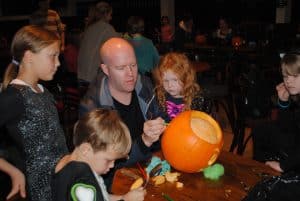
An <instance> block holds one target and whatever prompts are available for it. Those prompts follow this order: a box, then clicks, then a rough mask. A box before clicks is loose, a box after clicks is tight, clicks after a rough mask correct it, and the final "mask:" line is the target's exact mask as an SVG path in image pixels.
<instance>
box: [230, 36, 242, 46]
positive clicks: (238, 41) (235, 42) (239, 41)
mask: <svg viewBox="0 0 300 201" xmlns="http://www.w3.org/2000/svg"><path fill="white" fill-rule="evenodd" d="M242 43H243V39H242V37H240V36H234V37H232V39H231V45H232V46H233V47H239V46H241V45H242Z"/></svg>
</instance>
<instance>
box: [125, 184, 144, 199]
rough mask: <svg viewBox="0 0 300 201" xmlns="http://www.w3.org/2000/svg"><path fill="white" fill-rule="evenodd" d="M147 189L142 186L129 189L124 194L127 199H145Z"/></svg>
mask: <svg viewBox="0 0 300 201" xmlns="http://www.w3.org/2000/svg"><path fill="white" fill-rule="evenodd" d="M146 193H147V192H146V190H145V189H143V188H142V187H140V188H137V189H134V190H131V191H129V192H128V193H126V194H125V195H124V200H125V201H143V200H144V198H145V195H146Z"/></svg>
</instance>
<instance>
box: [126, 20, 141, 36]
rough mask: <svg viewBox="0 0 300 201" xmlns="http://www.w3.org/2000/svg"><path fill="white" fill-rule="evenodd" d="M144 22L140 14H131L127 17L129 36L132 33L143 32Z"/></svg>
mask: <svg viewBox="0 0 300 201" xmlns="http://www.w3.org/2000/svg"><path fill="white" fill-rule="evenodd" d="M144 28H145V23H144V19H143V18H142V17H140V16H131V17H129V18H128V21H127V31H128V34H129V35H130V36H131V35H132V34H136V33H140V34H143V33H144Z"/></svg>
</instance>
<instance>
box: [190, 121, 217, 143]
mask: <svg viewBox="0 0 300 201" xmlns="http://www.w3.org/2000/svg"><path fill="white" fill-rule="evenodd" d="M191 129H192V130H193V132H194V133H195V134H196V135H197V136H198V137H199V138H201V139H202V140H204V141H206V142H208V143H210V144H217V143H218V142H219V141H220V140H221V139H220V137H218V135H217V131H216V129H215V128H214V126H213V125H212V124H211V123H210V122H209V121H207V120H205V119H200V118H197V117H192V118H191Z"/></svg>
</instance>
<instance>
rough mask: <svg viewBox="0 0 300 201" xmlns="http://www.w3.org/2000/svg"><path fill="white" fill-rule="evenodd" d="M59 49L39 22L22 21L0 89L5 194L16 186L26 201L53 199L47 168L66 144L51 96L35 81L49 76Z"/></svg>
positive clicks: (55, 39) (1, 165) (0, 167)
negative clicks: (8, 186) (8, 183)
mask: <svg viewBox="0 0 300 201" xmlns="http://www.w3.org/2000/svg"><path fill="white" fill-rule="evenodd" d="M59 52H60V40H59V38H58V36H57V35H56V34H54V33H53V32H51V31H49V30H46V29H44V28H42V27H40V26H33V25H31V26H24V27H22V28H21V29H20V30H19V31H18V32H17V33H16V34H15V36H14V38H13V41H12V45H11V54H12V62H11V63H10V64H9V66H8V67H7V69H6V72H5V75H4V79H3V92H1V93H0V127H1V128H2V127H5V130H6V132H1V133H0V135H1V137H4V139H5V142H6V146H4V147H2V146H1V149H0V158H1V160H0V170H2V171H4V172H6V173H7V174H8V175H10V177H11V180H12V190H11V192H10V194H9V195H8V197H7V199H9V198H11V197H12V196H13V195H16V194H18V193H19V192H20V195H21V197H25V196H26V198H27V200H29V201H31V200H32V201H43V200H44V201H48V200H51V199H52V196H51V188H50V181H51V174H52V171H53V170H54V167H55V165H56V163H57V161H58V160H59V159H60V158H61V157H62V156H63V155H65V154H66V153H67V152H68V150H67V146H66V142H65V137H64V133H63V130H62V128H61V126H60V122H59V118H58V114H57V110H56V108H55V105H54V98H53V96H52V94H50V93H49V91H48V90H47V89H46V88H45V87H43V86H42V85H41V84H39V81H40V80H43V81H49V80H52V79H53V76H54V74H55V72H56V71H57V68H58V66H59V65H60V62H59V60H58V56H59ZM12 150H13V151H12ZM13 153H15V154H13ZM24 175H25V176H24ZM24 180H26V182H25V181H24ZM25 183H26V194H25V191H24V188H25V187H24V185H25Z"/></svg>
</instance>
